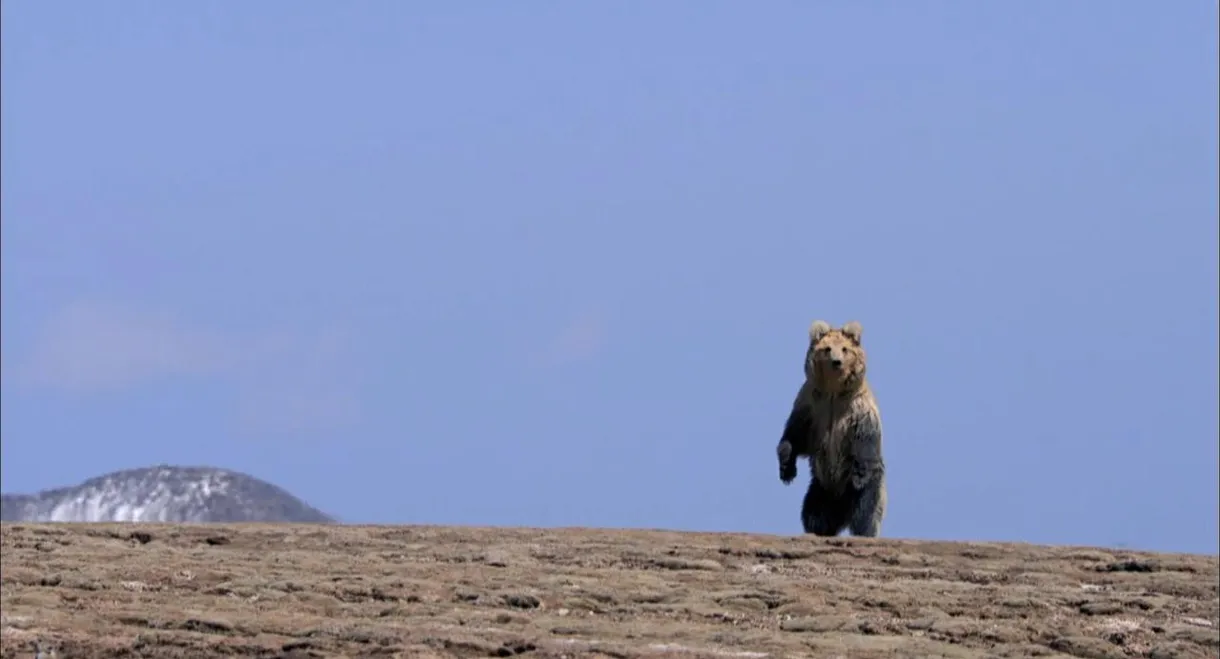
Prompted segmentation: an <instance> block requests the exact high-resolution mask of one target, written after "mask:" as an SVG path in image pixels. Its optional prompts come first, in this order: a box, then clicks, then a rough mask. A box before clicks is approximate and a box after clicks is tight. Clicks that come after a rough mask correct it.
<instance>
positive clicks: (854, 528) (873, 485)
mask: <svg viewBox="0 0 1220 659" xmlns="http://www.w3.org/2000/svg"><path fill="white" fill-rule="evenodd" d="M885 503H886V494H885V481H884V480H882V479H876V480H874V481H872V482H870V483H868V484H867V485H865V486H864V488H863V489H862V490H860V491H859V493H858V496H857V498H856V506H855V510H853V511H852V516H851V523H850V524H849V525H848V526H849V528H850V530H851V534H852V535H855V536H860V537H863V538H875V537H877V536H879V535H881V520H882V519H883V518H884V517H885Z"/></svg>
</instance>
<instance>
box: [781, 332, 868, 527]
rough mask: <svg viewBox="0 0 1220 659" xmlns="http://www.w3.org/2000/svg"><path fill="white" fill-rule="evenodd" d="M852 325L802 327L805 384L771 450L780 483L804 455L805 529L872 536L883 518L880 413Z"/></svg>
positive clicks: (793, 472) (793, 474)
mask: <svg viewBox="0 0 1220 659" xmlns="http://www.w3.org/2000/svg"><path fill="white" fill-rule="evenodd" d="M862 333H863V330H862V328H861V326H860V323H857V322H850V323H847V324H846V325H844V326H843V327H841V328H839V329H833V328H831V326H830V324H829V323H826V322H825V321H821V320H818V321H814V323H813V324H812V325H810V327H809V349H808V350H807V351H806V354H805V382H804V384H802V385H801V389H800V391H799V392H798V393H797V396H796V400H795V401H794V402H793V405H792V411H791V413H790V414H789V415H788V421H787V423H786V424H785V426H784V432H783V435H782V437H781V438H780V441H779V445H778V446H777V447H776V453H777V455H778V457H779V477H780V481H781V482H783V483H784V484H785V485H787V484H789V483H791V482H792V480H793V479H794V478H796V461H797V458H799V457H801V456H807V457H808V458H809V466H810V471H811V472H812V478H811V480H810V483H809V490H808V491H807V492H806V493H805V500H804V502H803V504H802V505H801V522H802V524H803V525H804V528H805V532H806V533H814V534H816V535H820V536H834V535H838V534H839V533H840V532H841V531H842V530H843V529H844V528H848V529H849V530H850V531H851V533H852V535H857V536H868V537H873V536H877V535H879V534H880V533H881V520H882V518H884V517H885V505H886V492H885V462H884V460H883V459H882V456H881V414H880V411H879V410H878V408H877V400H876V399H875V398H874V397H873V393H872V390H871V389H870V388H869V386H868V381H867V380H866V378H865V371H866V366H867V359H866V355H865V353H864V348H863V347H862V346H861V343H860V339H861V335H862Z"/></svg>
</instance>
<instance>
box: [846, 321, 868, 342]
mask: <svg viewBox="0 0 1220 659" xmlns="http://www.w3.org/2000/svg"><path fill="white" fill-rule="evenodd" d="M840 331H842V332H843V334H844V335H846V336H847V338H849V339H851V340H852V341H854V342H856V343H859V342H860V337H861V336H862V335H863V334H864V328H863V327H861V326H860V323H858V322H856V321H854V320H853V321H851V322H850V323H847V324H846V325H844V326H843V329H842V330H840Z"/></svg>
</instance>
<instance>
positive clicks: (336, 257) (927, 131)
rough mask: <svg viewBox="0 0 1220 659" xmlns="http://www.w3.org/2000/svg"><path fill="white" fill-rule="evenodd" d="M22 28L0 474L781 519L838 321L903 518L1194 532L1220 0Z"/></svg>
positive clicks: (125, 20)
mask: <svg viewBox="0 0 1220 659" xmlns="http://www.w3.org/2000/svg"><path fill="white" fill-rule="evenodd" d="M1101 7H1102V5H1101V4H1100V3H1084V2H1077V3H1064V2H1051V1H1049V0H1039V1H1033V2H1022V3H1016V2H1004V3H1001V2H989V3H981V2H979V3H971V2H964V1H957V2H919V3H916V2H911V3H898V2H889V3H813V2H807V3H800V2H782V1H781V2H771V3H753V4H750V3H740V2H725V1H714V0H705V1H702V2H699V3H694V2H685V3H608V2H603V3H591V2H590V3H558V2H531V3H526V2H520V3H441V2H433V3H408V2H399V1H391V0H369V1H366V2H358V3H357V2H350V3H339V2H321V1H320V0H315V1H312V2H294V3H291V4H290V3H288V2H286V1H284V0H280V1H278V2H261V3H242V4H239V3H155V2H135V1H134V0H133V1H131V2H128V3H125V4H124V5H123V7H122V8H121V9H117V8H116V7H115V6H114V5H110V6H104V5H103V4H102V3H87V2H57V3H45V4H41V3H5V4H4V6H3V20H2V23H3V38H2V42H3V57H2V60H3V81H4V88H3V95H2V99H3V101H2V102H3V112H2V115H3V142H2V143H3V154H2V163H0V164H2V168H3V173H4V178H3V197H2V200H0V201H2V204H3V207H2V209H0V210H2V214H3V239H2V241H0V243H2V251H3V258H2V266H0V267H2V275H3V276H2V278H0V285H2V305H3V314H2V316H0V317H2V322H3V329H2V332H0V336H2V346H3V347H2V350H3V354H4V360H3V371H2V373H0V375H2V381H0V384H2V387H3V396H2V397H0V401H2V402H0V405H2V407H3V409H2V412H3V460H2V461H0V465H2V467H0V468H2V473H3V487H4V489H5V490H6V491H32V490H37V489H41V488H45V487H52V486H58V485H66V484H71V483H75V482H78V481H80V480H83V479H85V478H88V477H90V476H94V475H98V474H100V473H103V472H106V471H110V470H114V469H121V468H127V467H136V466H145V465H150V464H155V463H161V462H169V463H179V464H207V465H215V466H222V467H228V468H233V469H238V470H242V471H245V472H248V473H250V474H253V475H255V476H258V477H261V478H265V479H267V480H270V481H272V482H274V483H277V484H279V485H282V486H284V487H286V488H287V489H289V490H290V491H292V492H293V493H295V494H297V495H299V496H301V497H302V498H304V499H305V500H307V501H308V502H310V503H312V504H314V505H316V506H318V507H321V508H323V509H325V510H327V511H329V512H331V513H333V514H335V515H337V516H339V517H340V518H342V519H344V520H345V521H350V522H379V523H444V524H476V525H485V524H486V525H531V526H555V525H562V526H612V527H664V528H673V529H689V530H718V531H752V532H765V533H782V534H795V533H799V532H800V522H799V519H798V517H799V515H798V513H799V508H800V500H801V496H802V494H803V490H804V484H805V483H806V482H807V479H808V471H807V469H806V466H805V465H804V464H802V466H801V473H800V476H799V477H798V480H797V481H796V482H795V483H794V484H793V485H791V486H789V487H784V486H783V485H781V484H780V482H779V479H778V475H777V467H776V463H775V457H774V446H775V443H776V441H777V440H778V438H779V434H780V431H781V429H782V426H783V422H784V419H785V417H786V415H787V413H788V410H789V407H790V405H791V401H792V396H793V395H794V393H795V391H796V389H797V387H798V386H799V384H800V379H801V360H802V358H803V355H804V350H805V341H806V336H807V335H806V330H807V327H808V325H809V323H810V321H812V320H813V319H815V318H822V319H826V320H828V321H830V322H832V323H834V324H836V325H838V324H841V323H844V322H846V321H848V320H859V321H860V322H861V323H862V324H863V326H864V342H865V347H866V348H867V349H868V352H869V359H870V380H871V381H872V383H873V386H874V389H875V391H876V393H877V396H878V399H879V402H880V404H881V408H882V415H883V422H884V430H885V440H884V441H885V457H886V461H887V466H888V472H889V476H888V478H889V488H890V507H889V513H888V516H887V519H886V523H885V526H884V528H883V533H884V535H887V536H890V537H910V538H938V539H953V540H965V539H976V540H1018V541H1028V542H1039V543H1057V544H1059V543H1070V544H1077V543H1079V544H1097V545H1116V544H1125V545H1128V546H1131V547H1137V548H1150V549H1162V550H1181V551H1199V552H1215V551H1217V542H1218V541H1217V537H1218V534H1220V532H1218V528H1217V518H1218V515H1220V510H1218V504H1217V496H1218V495H1217V492H1218V487H1220V486H1218V483H1217V461H1218V460H1220V455H1218V448H1217V446H1218V436H1220V428H1218V423H1217V398H1218V396H1220V390H1218V387H1217V377H1218V376H1217V360H1218V358H1220V356H1218V354H1217V316H1218V313H1220V311H1218V308H1217V299H1218V293H1217V281H1218V277H1220V273H1218V270H1217V241H1218V240H1220V236H1218V233H1217V213H1218V212H1220V210H1218V208H1217V176H1218V168H1217V143H1218V136H1217V37H1216V30H1215V25H1216V20H1217V8H1216V4H1215V3H1213V2H1205V1H1195V2H1173V3H1134V2H1128V3H1110V4H1106V5H1105V10H1104V11H1102V10H1101Z"/></svg>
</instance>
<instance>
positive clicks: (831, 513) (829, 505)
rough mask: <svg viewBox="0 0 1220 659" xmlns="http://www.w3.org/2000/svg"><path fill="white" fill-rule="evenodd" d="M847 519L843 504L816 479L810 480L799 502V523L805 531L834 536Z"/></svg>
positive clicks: (845, 523)
mask: <svg viewBox="0 0 1220 659" xmlns="http://www.w3.org/2000/svg"><path fill="white" fill-rule="evenodd" d="M847 521H848V520H847V516H846V515H845V514H844V511H843V506H841V505H839V502H838V501H836V500H835V499H834V497H833V496H831V494H830V493H829V492H827V491H826V490H825V489H824V488H823V487H822V486H821V485H820V484H818V482H817V481H816V480H813V481H811V482H810V483H809V489H808V490H807V491H806V492H805V500H804V502H802V504H801V525H802V526H804V528H805V533H812V534H814V535H818V536H822V537H831V536H836V535H839V533H840V532H841V531H842V530H843V527H845V526H847Z"/></svg>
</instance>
